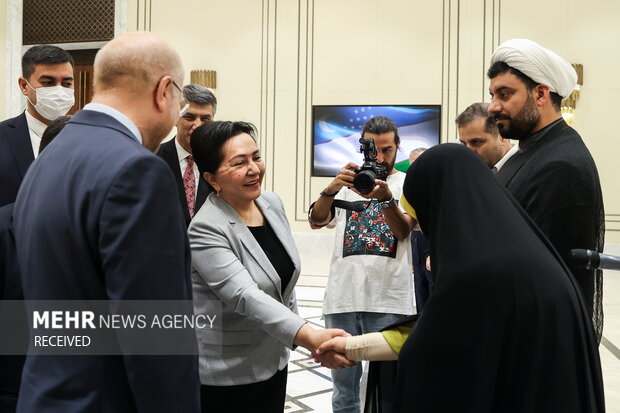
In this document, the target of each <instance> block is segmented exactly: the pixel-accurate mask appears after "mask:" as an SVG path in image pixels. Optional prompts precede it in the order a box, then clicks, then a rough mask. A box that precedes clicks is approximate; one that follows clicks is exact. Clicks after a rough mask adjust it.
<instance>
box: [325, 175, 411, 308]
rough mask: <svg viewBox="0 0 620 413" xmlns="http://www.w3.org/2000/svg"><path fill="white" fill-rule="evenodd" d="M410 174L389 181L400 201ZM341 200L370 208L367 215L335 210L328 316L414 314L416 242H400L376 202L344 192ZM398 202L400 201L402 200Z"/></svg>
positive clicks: (365, 213)
mask: <svg viewBox="0 0 620 413" xmlns="http://www.w3.org/2000/svg"><path fill="white" fill-rule="evenodd" d="M404 180H405V174H404V173H402V172H396V173H393V174H391V175H389V176H388V178H387V183H388V186H389V188H390V191H392V194H393V195H394V199H396V200H399V199H400V197H401V195H402V187H403V182H404ZM336 199H342V200H345V201H349V202H355V203H361V204H363V205H364V206H367V208H366V209H364V211H362V212H355V211H350V210H344V209H340V208H336V215H335V217H334V219H333V220H332V222H331V223H330V225H329V226H330V227H333V226H334V225H335V227H336V234H335V236H336V241H335V243H334V254H333V256H332V261H331V266H330V271H329V279H328V281H327V289H326V290H325V301H324V304H323V314H334V313H347V312H353V311H369V312H377V313H392V314H413V313H414V310H413V304H414V301H413V300H414V298H413V297H414V292H413V276H412V272H411V241H410V240H409V237H407V239H405V240H403V241H398V240H397V239H396V237H395V236H394V234H393V233H392V230H391V229H390V226H389V225H388V224H387V222H386V221H385V217H384V216H383V212H382V210H381V207H380V206H379V203H378V202H377V200H372V201H371V202H370V203H369V200H367V199H365V198H362V197H361V196H359V195H358V194H356V193H355V192H353V191H351V190H349V189H347V188H343V189H342V190H341V191H340V192H339V193H338V195H336ZM397 202H398V201H397Z"/></svg>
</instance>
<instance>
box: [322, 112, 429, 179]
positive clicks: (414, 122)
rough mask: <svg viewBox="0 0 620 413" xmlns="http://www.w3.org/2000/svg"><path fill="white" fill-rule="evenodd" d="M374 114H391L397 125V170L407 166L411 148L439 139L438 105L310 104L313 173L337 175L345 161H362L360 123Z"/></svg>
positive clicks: (357, 162)
mask: <svg viewBox="0 0 620 413" xmlns="http://www.w3.org/2000/svg"><path fill="white" fill-rule="evenodd" d="M375 116H385V117H388V118H390V119H391V120H392V121H393V122H394V124H395V125H396V127H397V128H398V136H400V149H399V150H398V152H397V154H396V165H395V168H396V169H398V170H406V169H407V167H408V166H409V153H410V152H411V151H412V150H414V149H417V148H430V147H431V146H434V145H437V144H438V143H439V139H440V133H441V106H440V105H398V106H396V105H374V106H372V105H371V106H342V105H333V106H326V105H319V106H313V107H312V147H313V148H312V149H313V150H312V176H336V175H337V174H338V171H339V170H340V169H342V167H343V166H344V165H346V164H347V163H348V162H354V163H356V164H358V165H361V164H362V162H363V159H364V157H363V155H362V154H361V153H360V151H359V150H360V143H359V139H360V136H361V131H362V127H363V126H364V124H365V123H366V121H368V120H369V119H371V118H373V117H375Z"/></svg>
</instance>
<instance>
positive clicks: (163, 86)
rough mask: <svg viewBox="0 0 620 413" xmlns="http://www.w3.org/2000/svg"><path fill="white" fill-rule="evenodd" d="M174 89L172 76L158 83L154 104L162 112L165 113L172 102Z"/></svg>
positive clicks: (165, 77) (167, 76) (163, 78)
mask: <svg viewBox="0 0 620 413" xmlns="http://www.w3.org/2000/svg"><path fill="white" fill-rule="evenodd" d="M172 89H173V86H172V76H170V75H166V76H164V77H162V78H161V79H159V82H157V85H156V86H155V91H154V95H155V96H154V99H155V102H154V103H155V106H156V107H157V109H158V110H159V111H160V112H164V111H165V110H166V108H167V105H168V104H169V102H170V101H171V100H172V94H173V93H174V91H173V90H172Z"/></svg>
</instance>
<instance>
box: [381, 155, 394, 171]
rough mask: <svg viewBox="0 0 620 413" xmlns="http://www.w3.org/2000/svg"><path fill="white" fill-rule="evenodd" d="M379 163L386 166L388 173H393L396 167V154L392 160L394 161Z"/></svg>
mask: <svg viewBox="0 0 620 413" xmlns="http://www.w3.org/2000/svg"><path fill="white" fill-rule="evenodd" d="M377 164H378V165H381V166H382V167H384V168H385V170H386V171H387V174H388V175H389V174H391V173H392V169H394V165H396V156H394V159H393V160H392V162H390V163H388V162H381V163H378V162H377Z"/></svg>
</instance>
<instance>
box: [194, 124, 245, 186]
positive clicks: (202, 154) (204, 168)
mask: <svg viewBox="0 0 620 413" xmlns="http://www.w3.org/2000/svg"><path fill="white" fill-rule="evenodd" d="M240 133H247V134H248V135H250V136H251V137H252V139H254V140H255V141H256V128H255V127H254V125H252V124H251V123H247V122H240V121H238V122H231V121H214V122H206V123H203V124H202V125H200V126H199V127H197V128H196V129H195V130H194V132H192V136H191V137H190V141H189V142H190V146H191V147H192V156H193V157H194V161H195V162H196V165H198V170H199V171H200V173H201V174H203V173H205V172H210V173H215V171H217V169H218V168H219V166H220V164H221V163H222V160H223V159H224V154H223V153H222V147H223V146H224V144H225V143H226V142H227V141H228V140H229V139H230V138H232V137H233V136H237V135H239V134H240Z"/></svg>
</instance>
